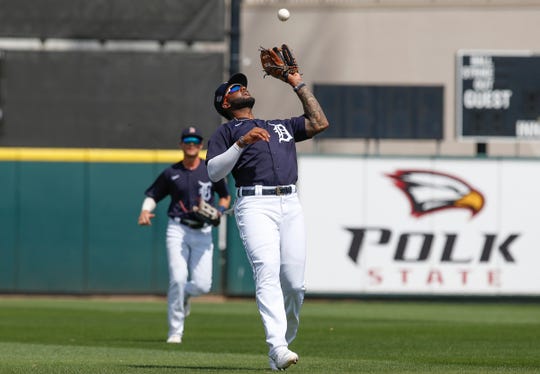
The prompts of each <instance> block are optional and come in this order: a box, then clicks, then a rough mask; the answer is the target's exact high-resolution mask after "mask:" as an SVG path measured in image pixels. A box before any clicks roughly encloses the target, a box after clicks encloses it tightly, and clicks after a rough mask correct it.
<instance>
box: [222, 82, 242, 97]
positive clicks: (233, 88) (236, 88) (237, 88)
mask: <svg viewBox="0 0 540 374" xmlns="http://www.w3.org/2000/svg"><path fill="white" fill-rule="evenodd" d="M241 89H242V85H241V84H239V83H235V84H233V85H232V86H231V87H229V89H228V90H227V92H226V93H225V95H228V94H232V93H235V92H238V91H240V90H241Z"/></svg>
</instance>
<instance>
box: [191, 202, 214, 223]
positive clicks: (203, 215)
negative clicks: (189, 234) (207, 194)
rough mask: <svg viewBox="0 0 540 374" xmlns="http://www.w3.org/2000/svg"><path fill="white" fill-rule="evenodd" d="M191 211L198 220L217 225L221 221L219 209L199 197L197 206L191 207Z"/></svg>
mask: <svg viewBox="0 0 540 374" xmlns="http://www.w3.org/2000/svg"><path fill="white" fill-rule="evenodd" d="M193 211H194V212H195V215H196V216H197V218H198V219H199V220H201V221H203V222H206V223H209V224H211V225H213V226H219V224H220V222H221V214H220V213H219V211H218V210H217V209H216V208H214V207H213V206H212V205H210V204H208V203H207V202H206V201H204V200H203V199H201V202H200V203H199V206H194V207H193Z"/></svg>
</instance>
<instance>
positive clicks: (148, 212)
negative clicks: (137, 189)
mask: <svg viewBox="0 0 540 374" xmlns="http://www.w3.org/2000/svg"><path fill="white" fill-rule="evenodd" d="M155 207H156V201H155V200H154V199H152V198H151V197H147V198H145V199H144V201H143V205H142V208H141V214H140V215H139V219H138V224H139V225H141V226H150V225H151V224H152V221H151V219H152V218H154V217H155V216H156V215H155V214H154V213H152V211H153V210H154V209H155Z"/></svg>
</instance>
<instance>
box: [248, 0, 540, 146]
mask: <svg viewBox="0 0 540 374" xmlns="http://www.w3.org/2000/svg"><path fill="white" fill-rule="evenodd" d="M279 8H288V9H289V10H290V12H291V18H290V19H289V20H288V21H287V22H281V21H279V20H278V19H277V16H276V14H277V10H278V9H279ZM241 30H242V34H241V58H240V60H241V70H242V72H244V73H245V74H247V75H248V78H249V88H250V91H251V92H252V94H253V95H254V96H255V97H256V99H257V104H256V105H255V113H256V115H257V116H258V117H261V118H278V117H282V118H283V117H286V116H289V115H291V114H296V113H300V112H301V111H302V108H301V105H300V103H299V101H298V100H297V99H296V97H295V95H294V94H293V92H292V91H291V89H290V87H289V86H287V85H285V84H283V83H282V82H279V81H277V80H274V79H272V78H266V79H263V73H262V70H261V67H260V62H259V52H258V48H259V46H265V47H270V46H274V45H280V44H281V43H287V44H289V45H290V46H291V47H292V48H293V50H294V52H295V54H296V56H297V58H298V60H299V64H300V66H301V72H302V73H303V74H304V77H305V81H306V83H308V84H314V83H332V84H355V85H369V84H371V85H372V84H381V85H434V84H435V85H442V86H444V104H443V108H444V109H443V110H444V115H443V120H444V139H443V140H442V141H441V142H440V143H437V142H435V141H391V140H381V141H378V142H375V141H367V140H365V139H348V140H346V139H343V140H329V139H328V140H314V141H309V142H306V143H305V144H302V145H301V146H300V148H299V149H300V151H301V152H312V151H318V152H324V153H354V154H364V153H367V154H407V155H411V154H418V155H444V156H452V155H458V156H472V155H475V154H476V143H475V142H474V141H459V140H457V138H456V133H455V132H456V131H455V128H456V127H455V120H456V118H455V82H456V73H455V70H456V54H457V52H458V51H459V50H477V49H481V50H505V51H508V50H510V51H522V50H529V51H533V52H536V53H540V38H539V35H540V0H529V1H520V0H514V1H511V0H506V1H504V0H483V1H480V0H470V1H464V0H455V1H452V0H444V1H440V0H371V1H368V0H357V1H353V0H349V1H345V0H342V1H339V0H335V1H331V0H326V1H324V0H319V1H307V0H297V1H293V0H289V1H271V0H266V1H265V0H259V1H257V0H244V1H243V6H242V14H241ZM488 154H489V155H490V156H495V155H497V156H535V157H536V156H540V142H521V141H519V142H518V141H490V142H489V143H488Z"/></svg>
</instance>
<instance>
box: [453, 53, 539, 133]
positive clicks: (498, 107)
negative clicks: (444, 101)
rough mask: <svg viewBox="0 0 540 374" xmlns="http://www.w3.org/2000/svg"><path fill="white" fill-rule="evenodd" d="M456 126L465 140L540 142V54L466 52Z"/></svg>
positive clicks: (460, 64) (460, 62) (461, 58)
mask: <svg viewBox="0 0 540 374" xmlns="http://www.w3.org/2000/svg"><path fill="white" fill-rule="evenodd" d="M456 129H457V136H458V138H461V139H470V140H477V141H485V140H489V139H508V140H540V55H535V54H533V53H532V52H528V51H460V52H459V53H458V55H457V65H456Z"/></svg>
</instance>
